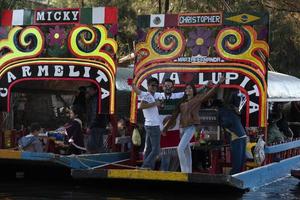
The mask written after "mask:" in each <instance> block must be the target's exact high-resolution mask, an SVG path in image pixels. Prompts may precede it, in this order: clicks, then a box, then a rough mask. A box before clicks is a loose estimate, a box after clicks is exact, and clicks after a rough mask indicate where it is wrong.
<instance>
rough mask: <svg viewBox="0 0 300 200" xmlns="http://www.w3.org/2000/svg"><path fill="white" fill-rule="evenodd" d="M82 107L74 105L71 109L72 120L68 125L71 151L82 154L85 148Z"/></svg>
mask: <svg viewBox="0 0 300 200" xmlns="http://www.w3.org/2000/svg"><path fill="white" fill-rule="evenodd" d="M80 113H81V110H80V107H78V106H75V105H73V106H72V107H71V110H70V119H71V120H72V121H71V122H70V123H69V124H68V125H67V127H66V131H67V134H68V137H69V143H70V153H71V154H81V153H82V150H84V149H85V148H84V142H83V134H82V121H81V119H80V117H79V116H80Z"/></svg>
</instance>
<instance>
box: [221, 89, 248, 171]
mask: <svg viewBox="0 0 300 200" xmlns="http://www.w3.org/2000/svg"><path fill="white" fill-rule="evenodd" d="M228 91H229V94H228V95H227V98H226V97H225V99H224V102H219V120H220V125H221V127H222V128H223V129H224V130H225V132H226V133H228V134H229V136H230V146H231V163H232V169H231V171H230V174H236V173H239V172H241V171H242V170H243V168H244V165H245V160H246V139H247V136H246V131H245V129H244V126H243V125H242V122H241V117H240V112H241V109H242V106H243V104H242V103H241V102H242V98H241V97H242V96H241V93H239V92H238V90H234V89H229V90H228Z"/></svg>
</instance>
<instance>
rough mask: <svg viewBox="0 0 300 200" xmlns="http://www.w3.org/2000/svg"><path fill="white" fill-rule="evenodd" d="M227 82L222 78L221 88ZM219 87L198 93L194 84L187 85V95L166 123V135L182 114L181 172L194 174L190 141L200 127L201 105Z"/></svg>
mask: <svg viewBox="0 0 300 200" xmlns="http://www.w3.org/2000/svg"><path fill="white" fill-rule="evenodd" d="M224 80H225V78H224V77H220V80H219V83H218V85H217V86H219V85H220V84H221V83H223V81H224ZM216 89H217V87H213V88H211V89H210V90H208V91H207V92H205V93H202V92H201V93H197V90H196V88H195V86H194V85H193V84H187V85H186V87H185V95H184V97H183V98H182V99H181V101H180V102H179V103H178V106H177V108H176V110H175V111H174V112H173V114H172V116H171V118H170V119H169V120H168V121H167V122H166V124H165V126H164V128H163V132H164V133H165V132H166V131H167V130H168V129H170V128H171V126H172V124H174V122H175V120H176V119H177V116H178V115H179V114H180V127H181V128H182V136H181V139H180V142H179V145H178V147H177V151H178V156H179V161H180V168H181V172H185V173H192V153H191V149H190V140H191V139H192V137H193V136H194V134H195V132H196V126H197V125H200V117H199V110H200V108H201V104H202V103H203V102H204V101H207V100H208V99H209V98H210V97H211V96H212V95H213V94H214V93H215V91H216Z"/></svg>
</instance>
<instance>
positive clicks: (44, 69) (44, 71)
mask: <svg viewBox="0 0 300 200" xmlns="http://www.w3.org/2000/svg"><path fill="white" fill-rule="evenodd" d="M37 76H49V72H48V65H44V66H43V65H39V66H38V74H37Z"/></svg>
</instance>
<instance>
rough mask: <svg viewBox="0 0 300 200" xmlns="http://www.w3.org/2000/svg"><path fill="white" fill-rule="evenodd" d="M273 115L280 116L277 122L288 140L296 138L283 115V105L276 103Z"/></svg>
mask: <svg viewBox="0 0 300 200" xmlns="http://www.w3.org/2000/svg"><path fill="white" fill-rule="evenodd" d="M272 112H273V113H276V114H277V115H278V118H279V119H278V121H277V122H276V124H277V126H278V128H279V130H280V131H281V132H282V133H283V134H284V136H285V137H286V138H289V139H292V138H293V136H294V133H293V131H292V130H291V128H290V127H289V122H288V120H287V118H286V116H285V114H284V113H283V103H280V102H276V103H275V104H274V106H273V111H272Z"/></svg>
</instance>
